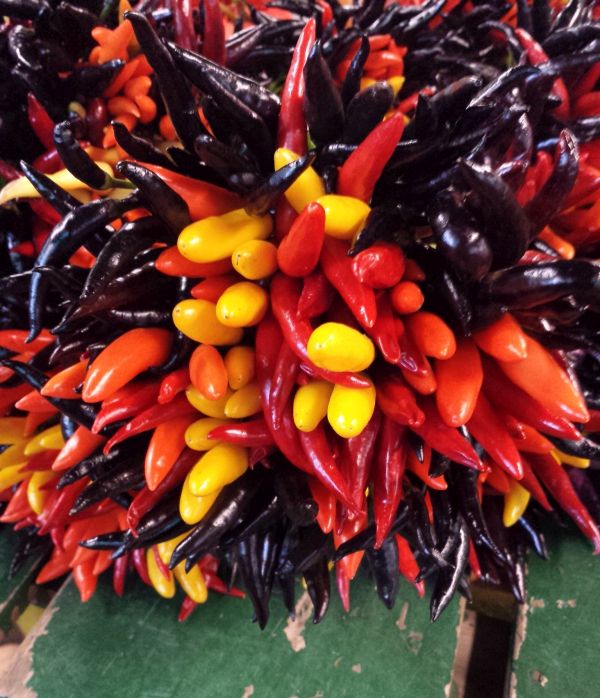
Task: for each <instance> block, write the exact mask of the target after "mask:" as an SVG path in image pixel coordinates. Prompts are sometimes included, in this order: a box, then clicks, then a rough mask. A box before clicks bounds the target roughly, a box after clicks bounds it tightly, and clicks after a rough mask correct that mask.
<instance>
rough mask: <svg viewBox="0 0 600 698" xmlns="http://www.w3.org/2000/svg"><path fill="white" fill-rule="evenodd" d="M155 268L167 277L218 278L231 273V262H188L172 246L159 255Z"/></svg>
mask: <svg viewBox="0 0 600 698" xmlns="http://www.w3.org/2000/svg"><path fill="white" fill-rule="evenodd" d="M156 268H157V270H158V271H159V272H161V274H166V275H167V276H190V277H192V278H201V277H206V276H220V275H222V274H225V273H227V272H228V271H231V260H230V259H222V260H220V261H218V262H205V263H201V262H190V260H189V259H186V258H185V257H184V256H183V255H182V254H181V252H180V251H179V250H178V249H177V246H176V245H174V246H173V247H167V249H166V250H163V251H162V252H161V253H160V256H159V257H158V259H157V260H156Z"/></svg>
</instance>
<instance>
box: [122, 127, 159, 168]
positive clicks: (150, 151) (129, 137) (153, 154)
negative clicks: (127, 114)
mask: <svg viewBox="0 0 600 698" xmlns="http://www.w3.org/2000/svg"><path fill="white" fill-rule="evenodd" d="M111 126H112V128H113V133H114V136H115V140H116V141H117V145H119V146H120V147H121V148H122V149H123V150H124V151H125V152H126V153H127V154H128V155H129V156H130V157H132V158H135V159H136V160H140V161H142V162H147V163H150V164H151V165H158V166H159V167H164V168H167V169H171V168H173V163H172V162H171V160H169V158H168V157H167V156H166V155H165V154H164V153H163V152H162V151H161V150H159V149H158V148H156V147H155V146H154V145H153V144H152V143H151V142H150V141H147V140H146V139H145V138H141V137H140V136H137V135H135V134H134V133H131V132H130V131H129V129H128V128H127V126H125V124H123V123H121V122H120V121H112V122H111Z"/></svg>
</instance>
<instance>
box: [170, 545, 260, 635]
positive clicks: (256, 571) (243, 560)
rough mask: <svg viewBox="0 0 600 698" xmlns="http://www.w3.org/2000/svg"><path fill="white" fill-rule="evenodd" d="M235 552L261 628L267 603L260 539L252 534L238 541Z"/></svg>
mask: <svg viewBox="0 0 600 698" xmlns="http://www.w3.org/2000/svg"><path fill="white" fill-rule="evenodd" d="M184 542H185V541H184ZM180 545H181V544H180ZM237 552H238V560H239V565H240V572H241V575H242V580H243V582H244V587H245V589H246V591H247V592H248V595H249V596H250V600H251V601H252V606H253V608H254V617H255V620H256V622H257V623H258V627H259V628H260V629H261V630H262V629H263V628H264V627H265V626H266V624H267V621H268V620H269V604H268V601H267V598H266V593H265V588H264V583H263V578H262V574H261V569H260V539H259V537H258V535H257V534H254V535H252V536H250V537H249V538H247V539H244V540H241V541H240V542H239V543H238V546H237Z"/></svg>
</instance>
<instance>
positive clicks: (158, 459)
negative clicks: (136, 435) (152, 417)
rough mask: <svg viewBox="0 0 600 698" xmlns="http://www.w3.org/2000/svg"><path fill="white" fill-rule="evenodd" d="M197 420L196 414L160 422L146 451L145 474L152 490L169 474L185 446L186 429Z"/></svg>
mask: <svg viewBox="0 0 600 698" xmlns="http://www.w3.org/2000/svg"><path fill="white" fill-rule="evenodd" d="M194 420H195V415H194V416H191V415H190V416H187V417H177V418H176V419H170V420H169V421H167V422H163V423H162V424H159V425H158V426H157V427H156V429H155V430H154V433H153V434H152V438H151V439H150V443H149V444H148V449H147V451H146V459H145V461H144V476H145V478H146V483H147V484H148V488H149V489H150V490H155V489H156V488H157V487H158V486H159V485H160V483H161V482H162V481H163V480H164V479H165V477H166V476H167V475H168V474H169V471H170V470H171V468H172V467H173V465H174V464H175V462H176V460H177V459H178V458H179V456H180V455H181V452H182V451H183V449H184V448H185V431H186V429H187V428H188V427H189V426H190V424H192V422H193V421H194Z"/></svg>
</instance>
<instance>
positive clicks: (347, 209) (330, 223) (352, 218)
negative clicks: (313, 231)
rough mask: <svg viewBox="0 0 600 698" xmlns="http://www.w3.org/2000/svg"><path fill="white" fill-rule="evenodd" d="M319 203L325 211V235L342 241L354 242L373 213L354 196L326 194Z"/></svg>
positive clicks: (318, 200)
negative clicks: (353, 239) (354, 238)
mask: <svg viewBox="0 0 600 698" xmlns="http://www.w3.org/2000/svg"><path fill="white" fill-rule="evenodd" d="M317 203H319V204H321V206H322V207H323V208H324V209H325V233H326V234H327V235H331V237H334V238H338V239H340V240H352V238H353V237H354V236H355V235H356V233H358V231H359V230H360V229H361V228H362V227H363V224H364V222H365V220H366V219H367V216H368V215H369V213H370V212H371V207H370V206H369V205H368V204H365V202H364V201H361V200H360V199H355V198H354V197H353V196H341V195H340V194H325V196H321V197H320V198H319V199H317Z"/></svg>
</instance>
